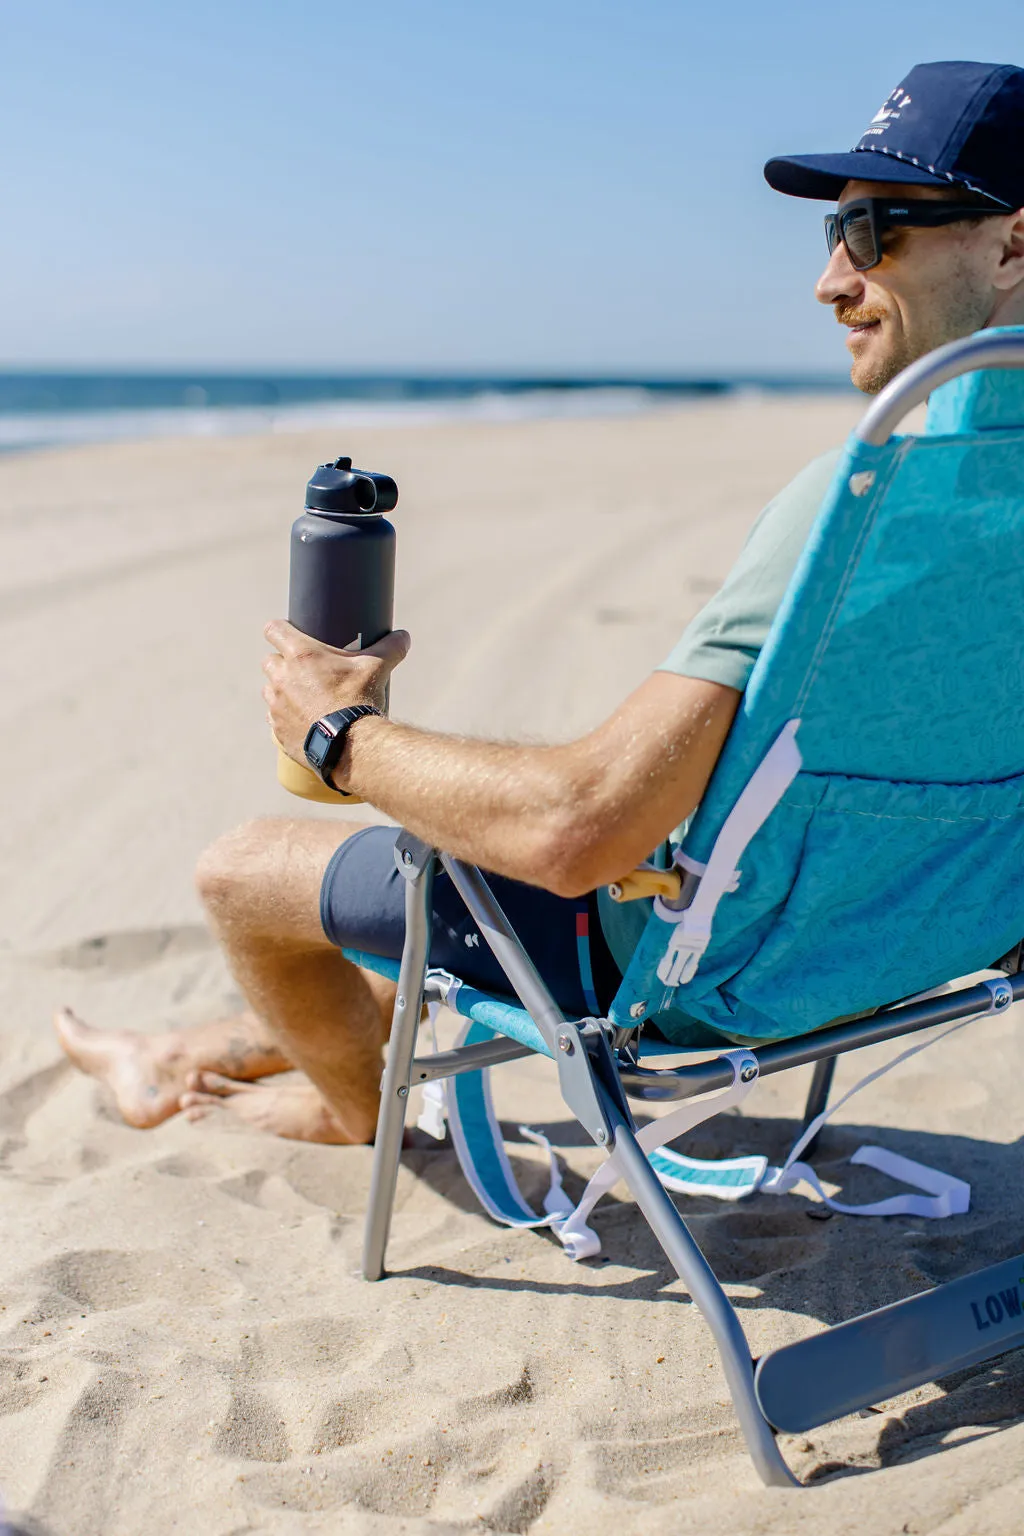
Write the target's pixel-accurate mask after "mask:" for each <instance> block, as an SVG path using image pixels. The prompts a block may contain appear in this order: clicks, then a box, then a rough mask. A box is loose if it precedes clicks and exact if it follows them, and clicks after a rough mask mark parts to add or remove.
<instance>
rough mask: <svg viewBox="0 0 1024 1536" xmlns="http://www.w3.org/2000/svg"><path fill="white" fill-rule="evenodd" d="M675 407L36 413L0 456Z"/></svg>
mask: <svg viewBox="0 0 1024 1536" xmlns="http://www.w3.org/2000/svg"><path fill="white" fill-rule="evenodd" d="M683 398H685V397H683ZM678 403H679V397H673V396H667V395H664V394H656V393H653V392H652V391H650V390H646V389H643V388H638V387H618V388H607V389H606V388H594V389H537V390H528V391H522V392H510V393H505V392H503V391H501V390H487V391H481V392H480V393H479V394H475V395H470V396H463V397H461V398H455V399H447V400H445V399H433V400H393V401H380V400H374V401H366V402H360V401H356V400H321V401H311V402H307V403H305V404H296V405H286V406H208V407H201V408H198V409H197V408H195V407H189V406H179V407H174V408H167V407H164V408H159V409H149V410H102V411H37V412H24V413H20V414H14V413H12V414H10V415H4V414H0V452H12V451H17V450H26V449H32V448H50V447H68V446H72V445H75V444H80V443H101V442H117V441H128V440H131V439H136V440H138V439H145V438H154V437H233V436H241V435H245V434H251V433H255V432H302V431H306V430H310V429H313V430H315V429H318V428H328V429H330V428H335V427H337V428H341V429H344V428H350V427H375V426H389V425H399V424H403V425H409V426H419V425H429V424H432V423H435V422H443V421H492V422H493V421H522V420H528V419H539V418H543V417H574V416H575V417H581V416H628V415H634V414H636V413H638V412H641V411H649V410H658V409H665V408H666V407H668V406H670V405H673V404H678Z"/></svg>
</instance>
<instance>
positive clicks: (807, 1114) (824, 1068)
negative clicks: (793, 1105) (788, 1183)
mask: <svg viewBox="0 0 1024 1536" xmlns="http://www.w3.org/2000/svg"><path fill="white" fill-rule="evenodd" d="M836 1059H837V1058H836V1057H835V1056H824V1057H822V1059H821V1061H816V1062H815V1063H814V1076H813V1077H812V1078H811V1087H810V1092H809V1093H808V1095H807V1103H806V1104H805V1105H804V1120H803V1126H802V1127H801V1129H802V1130H806V1129H807V1127H808V1126H809V1125H810V1123H811V1121H812V1120H817V1118H818V1116H819V1115H820V1114H823V1113H824V1111H825V1106H826V1105H827V1104H828V1096H829V1093H830V1091H831V1088H832V1079H833V1077H834V1076H835V1071H836ZM819 1134H820V1133H819ZM817 1145H818V1136H812V1137H811V1139H810V1141H809V1142H808V1143H807V1145H806V1147H804V1150H803V1152H802V1154H801V1156H803V1157H813V1156H814V1153H815V1149H816V1148H817Z"/></svg>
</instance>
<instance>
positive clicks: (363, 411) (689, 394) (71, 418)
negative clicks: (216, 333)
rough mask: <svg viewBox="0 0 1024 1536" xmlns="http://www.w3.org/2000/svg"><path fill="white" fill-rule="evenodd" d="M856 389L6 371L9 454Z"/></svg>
mask: <svg viewBox="0 0 1024 1536" xmlns="http://www.w3.org/2000/svg"><path fill="white" fill-rule="evenodd" d="M844 388H845V389H849V384H848V382H847V381H846V380H845V379H844V378H842V377H835V378H833V377H820V376H818V377H813V376H797V375H793V376H787V377H777V378H776V377H757V376H753V375H751V376H746V377H723V378H698V377H692V378H674V379H673V378H652V379H643V378H625V377H624V378H614V377H607V378H597V377H594V378H589V377H582V376H580V377H572V376H570V377H564V378H556V377H541V376H537V377H528V376H512V375H508V376H502V375H498V374H496V375H493V376H485V375H464V376H456V375H399V374H395V375H383V374H381V375H371V374H363V375H357V374H346V375H336V376H329V375H326V374H308V375H301V374H285V373H282V374H271V373H266V374H257V373H249V374H246V373H239V374H227V373H204V372H195V373H164V374H157V373H34V372H31V373H30V372H17V373H16V372H10V373H0V453H2V452H8V453H10V452H16V451H18V450H26V449H31V448H48V447H56V446H61V445H71V444H75V443H93V442H110V441H116V440H118V439H131V438H136V439H138V438H151V437H172V436H173V437H176V436H183V435H184V436H220V435H228V434H240V433H251V432H291V431H300V430H302V429H304V428H320V427H324V428H332V427H341V428H344V427H353V426H377V425H384V424H386V423H388V422H399V421H402V422H409V423H423V422H433V421H444V420H456V419H457V420H479V421H510V420H517V419H523V418H527V417H534V418H536V417H552V416H596V415H606V416H607V415H615V416H619V415H631V414H634V413H636V412H639V411H649V410H656V409H658V408H659V407H661V408H664V407H665V406H667V405H672V404H677V403H678V402H680V401H683V400H695V399H700V398H704V397H707V396H713V395H728V394H731V393H735V392H738V391H748V390H766V391H771V392H776V391H794V390H808V389H812V390H818V389H828V390H833V389H844Z"/></svg>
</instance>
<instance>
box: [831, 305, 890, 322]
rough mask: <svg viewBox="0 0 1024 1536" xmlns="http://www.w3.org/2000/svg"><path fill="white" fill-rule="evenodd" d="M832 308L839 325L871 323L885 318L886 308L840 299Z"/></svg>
mask: <svg viewBox="0 0 1024 1536" xmlns="http://www.w3.org/2000/svg"><path fill="white" fill-rule="evenodd" d="M832 308H833V309H834V310H835V316H836V320H837V322H838V324H839V325H871V324H873V323H874V321H876V320H884V319H885V310H884V309H879V308H878V307H877V306H872V305H870V304H861V305H858V304H849V303H845V302H844V301H843V300H842V299H839V300H837V302H836V303H835V304H833V306H832Z"/></svg>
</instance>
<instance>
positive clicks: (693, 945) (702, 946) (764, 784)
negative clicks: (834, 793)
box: [654, 720, 803, 987]
mask: <svg viewBox="0 0 1024 1536" xmlns="http://www.w3.org/2000/svg"><path fill="white" fill-rule="evenodd" d="M799 728H800V721H799V720H789V721H787V723H786V724H785V725H784V726H783V727H782V730H781V731H780V732H779V734H778V736H776V738H775V740H774V741H773V742H772V745H771V746H770V747H769V749H768V751H767V752H766V753H765V755H764V757H763V758H762V759H761V761H760V763H759V764H758V766H757V767H756V768H755V770H754V772H753V773H752V774H751V776H750V779H749V780H748V782H747V785H746V787H745V789H744V790H743V792H742V794H741V795H740V797H739V799H738V800H737V801H736V804H735V805H734V806H733V808H732V810H731V811H730V812H729V814H728V816H727V817H726V818H725V821H724V823H723V824H722V828H721V831H720V832H719V834H718V836H717V838H716V839H715V845H714V847H713V848H712V850H711V855H710V857H709V859H708V862H707V868H706V869H705V871H704V874H703V875H702V877H701V879H700V883H699V884H698V886H697V889H696V892H695V893H694V897H693V900H692V901H691V902H690V904H689V906H688V907H685V908H684V909H683V910H682V911H679V910H678V909H675V908H673V907H670V906H668V905H666V903H665V902H664V901H663V899H662V898H661V897H660V896H656V897H655V898H654V910H655V911H656V912H657V914H658V916H659V917H660V918H661V919H662V920H663V921H664V922H666V923H672V924H673V925H674V926H673V930H672V934H671V937H670V938H669V941H668V944H667V945H666V948H665V953H664V955H663V957H662V959H661V961H660V963H659V965H658V980H659V981H660V982H661V983H662V984H663V985H664V986H666V987H678V986H681V985H682V984H683V983H684V982H687V981H692V980H693V977H694V976H695V975H696V974H697V967H698V966H699V965H700V961H701V956H702V955H703V954H704V951H705V950H706V949H707V947H708V944H709V943H710V941H711V925H712V923H713V922H714V917H715V912H716V911H717V910H718V903H719V902H720V901H721V899H722V897H723V896H724V895H725V893H726V892H727V891H729V890H735V888H736V881H737V879H738V877H739V862H740V859H741V858H742V857H743V854H744V852H745V850H746V848H747V847H748V845H749V844H750V842H751V840H752V839H753V838H754V836H755V835H756V834H757V833H758V832H759V831H760V830H761V827H762V826H763V825H764V823H765V821H767V819H768V817H769V816H770V814H771V812H772V811H773V810H774V809H775V807H776V806H777V805H778V803H779V801H780V800H781V799H782V797H783V795H784V794H785V793H786V790H787V789H788V788H789V786H790V785H791V784H792V782H793V780H794V779H795V778H796V776H797V774H798V773H799V772H800V765H801V763H802V761H803V759H802V758H801V756H800V750H799V748H798V747H797V744H796V733H797V731H798V730H799ZM684 867H685V866H684Z"/></svg>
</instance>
